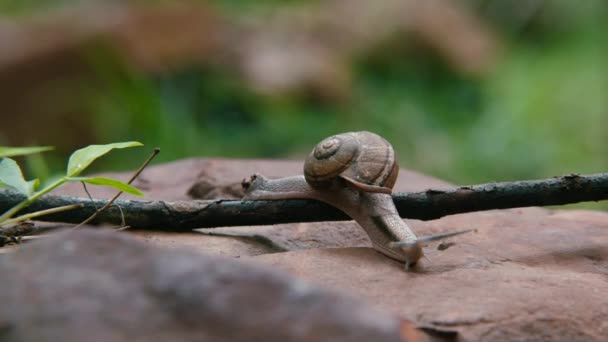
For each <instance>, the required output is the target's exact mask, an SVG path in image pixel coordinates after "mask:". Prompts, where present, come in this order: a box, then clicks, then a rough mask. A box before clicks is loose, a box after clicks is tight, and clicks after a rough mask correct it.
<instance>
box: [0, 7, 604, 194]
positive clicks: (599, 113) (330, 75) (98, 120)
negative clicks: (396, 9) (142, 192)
mask: <svg viewBox="0 0 608 342" xmlns="http://www.w3.org/2000/svg"><path fill="white" fill-rule="evenodd" d="M127 3H129V4H131V3H132V4H135V5H136V6H138V8H142V7H153V6H154V7H156V6H160V7H158V8H160V9H161V10H160V11H161V12H162V9H163V8H164V7H163V6H166V5H167V3H169V2H167V1H165V2H162V1H157V2H150V1H147V2H133V1H132V2H127V1H114V2H110V1H66V0H64V1H53V0H46V1H42V0H37V1H33V0H32V1H25V0H13V1H10V0H0V13H2V18H3V19H2V21H0V41H2V40H3V39H7V38H2V37H3V35H2V30H3V29H5V30H9V29H12V30H13V31H14V27H22V26H23V27H25V26H27V25H32V24H31V23H32V22H34V23H36V22H40V21H42V22H44V21H45V20H49V19H48V18H49V17H51V18H53V16H55V15H56V13H62V11H66V10H67V11H69V10H74V8H76V7H77V8H78V10H82V11H84V13H88V15H90V16H91V18H94V17H95V16H96V15H98V14H99V13H100V10H99V8H103V7H104V6H109V5H113V6H119V7H120V6H126V4H127ZM170 3H171V4H172V5H173V4H174V3H175V2H170ZM333 3H334V5H333V7H331V8H330V10H326V9H325V8H324V6H329V5H327V4H326V3H324V2H317V1H288V2H284V1H257V2H253V1H236V0H232V1H228V0H225V1H220V0H216V1H209V2H202V1H190V2H188V3H186V4H187V5H186V6H193V8H199V7H203V8H205V11H206V12H208V13H211V14H210V15H211V16H212V17H213V18H214V20H213V22H214V23H215V22H217V24H214V25H220V26H221V27H222V29H220V30H219V31H220V33H221V34H217V30H215V29H213V30H212V31H213V32H214V33H213V34H214V37H215V38H214V39H224V40H227V41H228V42H226V41H223V42H222V43H221V44H219V45H215V47H213V48H210V49H209V51H212V52H211V53H210V56H212V57H210V58H182V59H179V58H175V59H172V60H171V63H170V64H171V65H169V66H167V67H165V66H164V65H161V67H158V66H155V67H153V68H148V67H143V68H141V67H138V65H137V62H136V63H133V62H132V61H129V58H125V57H124V55H122V54H121V53H120V49H121V46H124V45H121V44H116V45H112V44H106V43H107V41H110V42H112V40H111V39H106V38H107V37H104V39H103V41H104V44H102V43H99V44H97V42H98V41H97V40H96V39H97V38H95V39H91V40H86V42H85V43H82V44H81V43H80V41H79V43H78V44H77V48H76V50H77V51H78V56H79V58H78V60H79V61H85V62H84V63H83V65H85V66H86V68H81V69H84V70H86V72H81V71H78V72H76V71H74V70H73V69H72V67H73V65H72V64H70V65H68V66H67V67H66V66H65V65H61V63H59V64H57V63H55V62H54V63H50V64H49V65H50V66H49V65H45V64H44V63H43V62H44V61H45V60H44V58H46V57H45V55H44V54H42V57H39V56H38V57H37V59H36V58H33V59H31V60H27V59H26V60H24V61H19V64H18V65H19V68H17V69H15V67H13V66H11V68H9V69H7V70H9V71H6V72H3V71H2V69H1V67H2V64H1V63H0V80H1V82H2V83H4V87H3V88H2V89H5V91H4V92H5V95H4V98H2V101H3V102H4V103H9V104H10V105H8V106H5V109H4V112H5V113H4V115H3V118H2V120H3V123H2V130H1V131H0V143H1V144H4V145H7V144H8V145H26V144H45V145H46V144H48V145H57V146H58V151H57V152H56V153H51V154H48V155H44V157H43V158H40V157H37V158H33V159H30V160H28V165H29V172H31V173H46V174H52V173H53V172H54V170H57V169H59V168H61V167H63V163H64V160H65V159H64V158H65V156H66V155H67V154H68V153H69V152H70V151H71V150H73V149H75V148H78V147H81V146H83V145H86V144H89V143H106V142H115V141H125V140H139V141H141V142H143V143H144V144H145V145H146V146H147V147H149V149H151V148H152V147H154V146H159V147H161V150H162V153H161V155H160V156H159V161H171V160H175V159H179V158H186V157H238V158H300V157H301V156H303V155H305V154H306V153H307V152H308V151H309V150H310V149H311V148H312V146H313V145H314V144H316V143H317V142H318V141H319V140H321V139H322V138H324V137H326V136H328V135H331V134H334V133H337V132H342V131H350V130H370V131H374V132H376V133H379V134H381V135H383V136H384V137H386V138H387V139H388V140H389V141H390V142H391V143H392V144H393V145H394V147H395V149H396V151H397V152H398V156H399V159H400V164H401V165H402V166H403V167H405V168H408V169H413V170H417V171H420V172H423V173H426V174H430V175H433V176H436V177H439V178H442V179H445V180H448V181H450V182H454V183H457V184H470V183H481V182H487V181H506V180H517V179H529V178H541V177H551V176H557V175H562V174H565V173H571V172H576V173H583V174H584V173H596V172H605V171H608V93H607V91H608V70H607V69H608V39H606V37H608V24H607V23H608V2H606V1H603V0H585V1H570V0H555V1H524V2H519V1H506V0H485V1H484V0H471V1H443V2H442V1H438V2H437V4H438V5H437V6H444V5H442V3H445V4H447V5H445V6H447V7H448V9H447V10H445V11H443V12H442V11H438V10H434V11H432V13H430V14H429V13H426V14H425V15H426V16H427V17H428V18H431V19H428V21H424V22H422V20H419V21H420V23H418V24H416V25H418V26H415V27H414V28H411V27H408V26H407V25H406V28H405V29H404V28H402V27H401V28H398V29H394V30H393V31H394V32H392V33H390V34H381V33H374V32H372V33H373V34H372V33H370V30H371V29H376V28H378V29H379V30H380V28H381V27H380V26H382V25H379V24H378V23H380V24H382V23H383V21H382V20H380V21H379V22H374V23H375V24H373V25H372V26H363V27H362V31H363V32H362V33H348V32H347V33H346V34H345V33H341V31H340V30H341V29H342V30H344V27H347V28H348V27H349V26H348V25H344V22H340V23H338V24H335V23H331V20H333V19H336V18H332V17H331V15H330V16H329V18H325V17H322V18H323V19H322V20H321V19H315V17H314V14H312V15H311V14H307V15H306V16H302V17H303V18H305V19H301V17H297V13H302V12H305V13H330V14H332V13H333V14H336V13H338V14H339V13H341V12H340V10H339V9H337V8H339V6H340V5H341V6H345V5H344V3H348V2H340V1H334V2H333ZM370 3H374V4H373V5H367V6H373V7H372V9H376V8H379V7H381V6H384V5H383V4H384V2H383V1H379V2H377V3H376V2H370ZM386 3H387V4H389V5H390V6H394V2H391V1H387V2H386ZM361 4H364V2H361V1H358V2H357V1H354V2H351V4H350V5H348V6H358V5H361ZM75 5H78V6H75ZM387 6H388V5H387ZM450 6H456V8H457V10H458V11H460V12H458V13H461V14H462V15H461V17H456V19H454V16H453V15H452V14H450V13H452V12H450ZM89 8H91V9H89ZM87 11H88V12H87ZM331 11H335V12H331ZM349 11H350V10H349ZM452 11H453V9H452ZM285 12H288V13H292V15H293V13H296V17H297V18H299V19H298V20H291V19H286V20H283V21H281V20H280V16H281V15H283V13H285ZM361 12H362V13H367V12H370V11H367V10H362V11H361ZM444 12H445V13H444ZM344 13H345V16H346V15H351V14H349V13H350V12H348V11H345V12H344ZM414 13H417V12H414ZM420 13H424V12H420ZM446 13H447V14H446ZM353 15H362V14H353ZM435 15H436V16H438V17H437V18H435V17H434V16H435ZM442 15H445V16H446V18H447V19H446V18H443V19H442V17H441V16H442ZM285 16H286V17H287V18H290V17H289V16H288V15H285ZM276 17H279V19H276ZM310 17H312V19H310V22H309V23H306V20H307V19H306V18H310ZM405 17H406V18H405V19H402V20H404V21H407V20H408V19H407V16H405ZM414 17H415V15H414ZM32 18H34V19H32ZM79 18H80V19H81V20H82V21H83V22H86V21H87V19H86V18H87V17H86V15H85V16H83V15H80V16H79ZM218 18H219V19H218ZM268 18H271V19H268ZM463 18H464V19H463ZM452 19H453V20H452ZM465 19H466V20H469V22H466V20H465ZM256 20H257V21H256ZM370 20H371V19H370ZM390 20H391V19H390V18H388V17H387V19H385V21H386V22H387V23H388V22H389V21H390ZM400 20H401V19H400ZM409 20H415V18H414V19H412V18H410V19H409ZM319 21H320V22H321V25H319V26H315V24H316V23H319ZM343 21H344V20H343ZM437 21H439V23H438V22H437ZM51 22H52V20H51ZM277 22H278V23H277ZM303 22H304V23H303ZM357 22H362V20H359V21H357V20H354V19H353V22H352V25H353V26H356V25H358V24H357ZM9 24H10V25H9ZM36 25H38V24H36ZM49 25H51V24H49ZM74 25H76V24H74ZM265 25H267V26H265ZM281 25H283V26H281ZM392 25H395V24H394V23H392ZM425 25H426V26H425ZM442 25H445V26H450V25H456V26H458V25H460V26H459V27H464V28H463V29H462V30H460V29H450V30H445V33H442V32H441V29H442ZM51 26H52V25H51ZM235 26H236V27H237V28H238V29H234V27H235ZM397 26H398V25H397ZM456 26H455V27H456ZM75 27H76V29H73V28H71V29H70V30H77V29H78V26H77V25H76V26H75ZM152 27H154V30H155V31H154V32H153V34H152V36H153V37H157V36H159V35H160V34H159V33H158V32H160V31H162V29H163V27H164V26H163V22H162V20H160V21H159V22H158V24H157V25H152ZM226 27H230V28H229V29H226ZM252 27H253V28H252ZM37 29H40V28H39V27H38V28H37ZM326 29H327V30H335V31H337V32H338V33H332V34H330V33H327V35H325V31H324V30H326ZM159 30H160V31H159ZM301 30H303V31H305V32H306V34H303V35H300V34H299V32H300V31H301ZM311 31H312V32H313V33H310V32H311ZM461 31H463V32H469V35H468V36H467V37H473V39H475V37H481V38H483V39H488V40H489V41H490V42H491V44H490V47H489V48H488V47H486V48H485V50H483V49H482V50H483V51H481V52H479V53H477V54H475V53H474V52H472V53H470V54H468V55H467V53H469V52H468V51H467V50H466V44H468V43H469V42H468V41H467V40H466V39H469V38H467V37H464V38H463V36H462V35H458V33H459V32H461ZM6 32H9V33H10V30H9V31H6ZM176 32H177V33H175V39H180V36H181V35H182V34H184V35H186V34H187V33H188V31H187V30H183V31H180V29H177V31H176ZM226 32H228V33H226ZM243 32H244V33H243ZM438 32H439V33H438ZM367 33H369V34H367ZM256 35H258V36H259V35H261V36H264V35H268V36H271V37H274V36H279V38H277V39H269V41H271V42H278V43H277V45H280V43H281V42H285V47H281V46H272V45H271V47H270V49H272V48H275V49H278V51H279V52H281V51H283V50H281V49H286V50H287V49H290V48H291V47H292V46H294V44H299V42H300V40H302V41H304V43H303V44H305V45H306V44H309V43H307V41H306V39H310V40H311V41H312V43H310V46H313V47H317V46H318V44H317V41H316V40H317V39H318V40H323V39H326V38H327V36H330V37H332V39H335V37H344V35H346V38H340V39H342V40H340V41H339V42H336V41H334V42H330V43H327V42H324V43H323V44H321V45H320V46H321V47H322V48H320V49H319V51H321V52H322V54H321V58H320V59H319V60H320V61H321V62H322V63H325V62H327V61H328V60H331V63H330V64H329V65H331V66H335V67H336V70H338V71H335V70H334V69H332V68H329V69H331V70H329V71H328V72H324V73H322V75H324V77H327V78H323V77H316V78H314V80H313V82H303V84H304V86H294V87H292V88H289V89H287V90H285V89H283V88H281V89H279V90H277V89H274V88H273V89H270V90H268V89H266V88H265V89H263V90H260V89H259V87H257V86H258V85H259V82H258V83H256V81H251V77H248V75H249V74H247V72H244V71H242V70H244V69H245V67H243V65H247V64H246V63H247V58H248V57H247V56H248V53H251V54H254V53H259V52H260V51H259V49H262V48H263V47H264V46H266V45H268V44H266V45H264V44H261V45H260V47H258V48H256V49H250V50H248V51H249V52H242V50H239V48H240V47H243V46H245V47H246V46H247V45H246V43H247V42H249V41H253V40H252V39H253V38H251V37H254V38H255V37H258V36H256ZM341 35H342V36H341ZM115 36H116V35H110V37H115ZM118 36H119V35H118ZM283 36H287V37H288V38H287V39H285V38H284V37H283ZM369 36H373V37H372V38H373V39H372V38H369ZM4 37H9V38H13V39H15V40H17V42H14V44H17V43H18V42H19V39H26V38H27V35H25V36H24V35H21V36H19V35H10V34H9V35H4ZM14 37H21V38H14ZM23 37H26V38H23ZM218 37H219V38H218ZM235 37H236V38H235ZM243 37H245V38H247V39H249V40H248V41H246V42H244V41H243V40H242V39H244V38H243ZM294 37H296V38H294ZM302 37H304V38H302ZM311 37H312V38H311ZM361 37H363V38H361ZM465 38H466V39H465ZM481 38H480V39H481ZM37 39H38V40H40V41H37ZM37 39H33V41H34V42H33V43H32V44H37V43H39V44H42V40H43V39H44V37H41V38H37ZM230 39H232V41H230ZM239 39H241V40H239ZM358 39H359V40H358ZM360 39H367V40H366V41H365V42H364V43H361V42H360ZM135 40H136V41H140V40H139V38H138V37H137V36H135ZM99 41H102V39H99ZM214 41H215V40H214ZM343 41H349V42H350V43H348V44H346V43H344V44H343V43H342V42H343ZM195 42H196V40H195ZM21 43H22V42H21ZM214 44H215V43H214ZM68 45H69V44H68ZM14 46H18V45H14ZM217 46H220V47H219V48H218V47H217ZM334 46H335V47H336V48H335V50H334V49H333V47H334ZM344 46H346V47H344ZM463 46H465V47H463ZM64 48H65V47H64ZM70 49H72V47H71V45H70ZM450 49H452V50H455V51H458V49H464V50H465V54H464V56H465V57H466V58H465V59H464V60H463V59H462V58H461V59H458V58H456V59H454V58H452V59H450V58H449V56H450V52H449V51H452V50H450ZM218 50H219V51H220V52H219V53H218V52H217V51H218ZM225 50H229V53H226V52H225ZM6 51H7V50H5V52H6ZM62 51H63V50H62ZM70 51H71V50H70ZM235 51H236V52H235ZM302 51H304V54H306V52H307V51H312V52H313V53H314V52H316V51H317V50H315V49H312V50H309V49H302ZM336 51H337V52H336ZM442 51H443V52H442ZM445 51H448V53H445ZM5 52H2V48H1V46H0V55H1V54H4V53H5ZM59 56H63V55H61V54H60V55H59ZM70 56H71V55H70ZM234 56H237V57H234ZM296 56H297V57H298V58H300V57H302V58H303V56H302V53H300V54H297V55H296ZM328 56H329V57H331V58H329V57H328ZM446 56H447V57H446ZM468 56H470V57H468ZM0 57H1V56H0ZM24 58H25V57H24ZM55 58H59V57H57V56H55ZM41 60H42V61H43V62H40V61H41ZM175 60H178V61H177V62H175ZM218 61H219V62H218ZM271 61H272V59H271ZM287 61H288V62H292V63H293V65H288V67H287V69H286V70H288V71H293V70H294V69H295V68H297V67H300V66H302V65H306V63H308V61H307V60H306V59H304V58H303V61H302V62H299V61H298V60H297V59H294V58H291V59H289V58H288V59H287ZM0 62H1V60H0ZM28 63H30V64H28ZM31 63H34V64H35V65H36V68H47V69H48V68H56V69H57V70H61V72H57V73H56V74H54V73H51V76H48V74H49V73H48V72H46V73H38V72H37V70H39V69H36V68H33V69H32V68H29V67H26V66H28V65H31ZM36 63H37V64H36ZM271 63H272V62H271ZM41 64H42V65H43V66H42V67H41V66H40V65H41ZM134 64H135V67H134V66H133V65H134ZM161 64H162V63H161ZM7 65H9V66H10V64H7ZM28 68H29V69H28ZM74 69H76V70H80V69H79V68H76V67H74ZM271 69H272V68H271ZM15 70H27V71H28V74H27V75H28V76H27V77H25V79H27V81H23V79H24V77H22V74H21V73H16V72H15ZM31 70H34V71H31ZM44 70H46V69H44ZM54 70H55V69H54ZM315 70H316V69H315ZM323 70H325V69H323ZM279 73H280V71H279ZM40 74H42V75H41V76H40V77H39V75H40ZM74 74H76V75H77V76H73V75H74ZM83 74H84V75H85V76H82V75H83ZM3 75H4V76H3ZM66 75H67V76H66ZM296 75H297V73H296ZM304 79H305V80H306V81H310V80H309V79H307V78H306V77H304ZM15 80H18V81H15ZM326 80H327V82H326ZM327 84H329V85H327ZM7 92H8V93H7ZM7 94H9V95H7ZM15 94H17V95H18V96H16V95H15ZM21 95H23V97H24V98H26V99H27V100H23V99H21V100H19V99H17V98H19V96H21ZM0 97H1V96H0ZM35 103H38V104H37V105H33V104H35ZM49 108H51V109H49ZM7 111H9V112H7ZM42 117H47V118H52V119H48V120H46V121H45V120H43V119H40V118H42ZM21 121H25V122H21ZM49 131H52V132H53V133H49ZM133 151H134V150H131V151H124V152H120V153H117V154H116V156H115V157H113V158H112V157H109V158H106V159H103V160H101V161H100V163H98V164H97V167H98V168H99V169H103V170H109V169H110V170H121V169H122V170H124V169H133V168H135V167H136V166H137V164H138V163H139V160H143V159H144V158H145V156H146V155H147V154H148V152H149V151H147V150H146V151H143V150H142V151H139V152H133ZM193 172H197V171H196V170H193Z"/></svg>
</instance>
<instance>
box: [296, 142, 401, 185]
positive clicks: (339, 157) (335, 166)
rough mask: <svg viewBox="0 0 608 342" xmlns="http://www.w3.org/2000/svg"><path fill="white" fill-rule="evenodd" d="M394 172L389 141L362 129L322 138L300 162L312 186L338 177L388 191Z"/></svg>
mask: <svg viewBox="0 0 608 342" xmlns="http://www.w3.org/2000/svg"><path fill="white" fill-rule="evenodd" d="M398 173H399V165H398V164H397V160H396V158H395V151H394V150H393V147H392V146H391V144H389V142H388V141H386V140H385V139H384V138H382V137H381V136H379V135H377V134H374V133H371V132H365V131H362V132H349V133H343V134H337V135H334V136H331V137H329V138H326V139H324V140H323V141H321V142H320V143H319V144H317V146H315V148H314V149H313V150H312V152H311V153H310V154H309V155H308V157H307V158H306V161H305V162H304V177H305V178H306V181H307V182H308V183H309V184H310V185H311V186H313V187H316V188H321V187H323V186H324V185H326V184H327V183H328V182H331V181H333V180H334V179H335V178H336V177H340V178H342V179H344V180H345V181H347V184H348V185H350V186H353V187H354V188H355V189H358V190H363V191H369V192H382V193H391V192H392V188H393V186H394V185H395V182H396V180H397V175H398Z"/></svg>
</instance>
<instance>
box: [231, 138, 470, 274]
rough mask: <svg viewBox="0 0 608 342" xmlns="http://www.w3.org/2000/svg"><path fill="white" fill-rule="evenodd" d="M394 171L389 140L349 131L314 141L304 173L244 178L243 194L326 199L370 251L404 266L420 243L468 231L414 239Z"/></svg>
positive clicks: (396, 168)
mask: <svg viewBox="0 0 608 342" xmlns="http://www.w3.org/2000/svg"><path fill="white" fill-rule="evenodd" d="M398 174H399V166H398V163H397V158H396V156H395V151H394V150H393V147H392V146H391V144H390V143H389V142H388V141H386V140H385V139H384V138H382V137H381V136H379V135H377V134H375V133H371V132H366V131H361V132H348V133H342V134H337V135H334V136H331V137H329V138H326V139H324V140H323V141H321V142H320V143H319V144H317V145H316V146H315V148H314V149H313V150H312V152H310V154H309V155H308V157H307V158H306V160H305V162H304V175H303V176H292V177H285V178H280V179H267V178H265V177H264V176H262V175H259V174H255V175H253V176H251V178H250V180H249V181H245V182H243V187H244V188H245V196H244V199H252V200H255V199H260V200H276V199H293V198H298V199H316V200H319V201H322V202H325V203H328V204H330V205H332V206H334V207H336V208H338V209H340V210H342V211H343V212H344V213H346V214H347V215H348V216H350V217H351V218H352V219H353V220H355V221H356V222H357V223H358V224H359V225H360V226H361V227H362V228H363V229H364V230H365V232H366V233H367V235H368V236H369V238H370V240H371V242H372V246H373V248H374V249H375V250H377V251H378V252H380V253H382V254H384V255H386V256H387V257H389V258H392V259H395V260H398V261H401V262H404V263H405V268H406V270H407V269H409V268H410V267H411V266H413V265H415V264H416V263H417V262H418V260H419V259H420V258H421V257H422V256H423V251H422V247H423V245H424V244H425V243H427V242H429V241H435V240H441V239H444V238H447V237H451V236H455V235H458V234H462V233H465V232H468V231H469V230H465V231H458V232H453V233H447V234H441V235H434V236H428V237H423V238H418V237H417V236H416V235H415V234H414V232H412V230H411V229H410V227H409V226H408V225H407V224H406V223H405V222H404V221H403V220H402V219H401V217H400V216H399V213H398V212H397V209H396V208H395V204H394V203H393V198H392V195H391V193H392V189H393V186H394V185H395V182H396V181H397V176H398Z"/></svg>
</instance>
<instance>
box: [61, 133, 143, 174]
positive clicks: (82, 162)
mask: <svg viewBox="0 0 608 342" xmlns="http://www.w3.org/2000/svg"><path fill="white" fill-rule="evenodd" d="M135 146H143V144H142V143H140V142H137V141H129V142H122V143H114V144H107V145H90V146H87V147H85V148H81V149H80V150H77V151H76V152H74V153H72V155H71V156H70V160H69V161H68V169H67V173H66V175H67V176H68V177H75V176H78V175H79V174H80V173H81V172H82V171H83V170H84V169H86V168H87V167H88V166H89V165H91V163H92V162H93V161H95V159H97V158H99V157H101V156H103V155H104V154H106V153H108V152H110V151H111V150H113V149H115V148H127V147H135Z"/></svg>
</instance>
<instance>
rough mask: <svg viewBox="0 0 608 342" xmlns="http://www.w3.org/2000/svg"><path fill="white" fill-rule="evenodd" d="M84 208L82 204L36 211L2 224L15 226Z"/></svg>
mask: <svg viewBox="0 0 608 342" xmlns="http://www.w3.org/2000/svg"><path fill="white" fill-rule="evenodd" d="M82 207H83V205H82V203H78V204H70V205H64V206H62V207H56V208H51V209H46V210H41V211H36V212H33V213H29V214H25V215H21V216H18V217H14V218H11V219H8V220H6V221H4V222H2V224H14V223H18V222H21V221H25V220H30V219H33V218H36V217H40V216H44V215H50V214H56V213H60V212H62V211H68V210H73V209H77V208H82Z"/></svg>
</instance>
